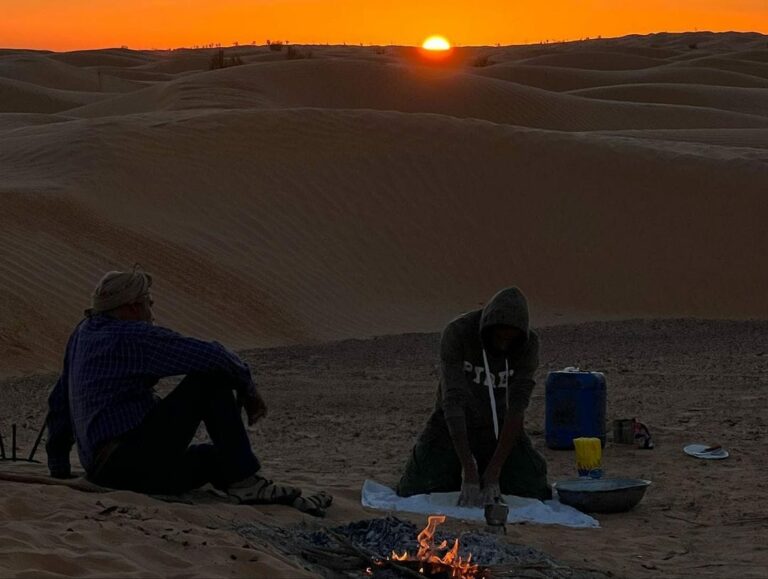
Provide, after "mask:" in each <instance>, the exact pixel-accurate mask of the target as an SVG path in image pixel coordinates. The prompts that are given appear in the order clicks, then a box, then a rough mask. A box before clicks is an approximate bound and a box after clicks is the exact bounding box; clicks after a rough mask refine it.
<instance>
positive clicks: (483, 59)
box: [472, 54, 493, 68]
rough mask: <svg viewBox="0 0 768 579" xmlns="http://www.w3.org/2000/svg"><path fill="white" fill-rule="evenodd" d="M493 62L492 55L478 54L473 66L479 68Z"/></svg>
mask: <svg viewBox="0 0 768 579" xmlns="http://www.w3.org/2000/svg"><path fill="white" fill-rule="evenodd" d="M491 64H493V62H492V61H491V57H490V55H488V54H483V55H481V56H478V57H477V58H476V59H475V60H473V61H472V66H476V67H478V68H480V67H483V66H490V65H491Z"/></svg>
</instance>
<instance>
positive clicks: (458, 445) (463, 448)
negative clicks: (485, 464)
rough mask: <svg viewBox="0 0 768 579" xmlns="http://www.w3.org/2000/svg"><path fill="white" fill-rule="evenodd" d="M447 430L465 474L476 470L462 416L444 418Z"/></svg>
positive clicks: (465, 424) (465, 423) (473, 472)
mask: <svg viewBox="0 0 768 579" xmlns="http://www.w3.org/2000/svg"><path fill="white" fill-rule="evenodd" d="M446 423H447V424H448V432H450V434H451V440H452V441H453V447H454V448H455V449H456V454H457V455H458V457H459V461H460V462H461V468H462V470H463V471H464V473H465V474H467V473H469V474H470V475H472V474H475V473H476V472H477V465H476V463H475V457H474V456H473V455H472V449H471V448H470V446H469V435H468V434H467V421H466V419H465V418H464V417H463V416H454V417H451V418H447V419H446Z"/></svg>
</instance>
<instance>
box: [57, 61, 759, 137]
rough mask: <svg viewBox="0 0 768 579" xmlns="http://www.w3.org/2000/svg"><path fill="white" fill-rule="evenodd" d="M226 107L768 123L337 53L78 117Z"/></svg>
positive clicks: (598, 125) (128, 100) (242, 72)
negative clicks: (341, 57)
mask: <svg viewBox="0 0 768 579" xmlns="http://www.w3.org/2000/svg"><path fill="white" fill-rule="evenodd" d="M222 107H225V108H230V109H244V108H259V109H284V108H297V107H302V108H303V107H311V108H334V109H375V110H395V111H401V112H408V113H421V112H424V113H438V114H443V115H449V116H455V117H460V118H466V117H470V118H477V119H483V120H488V121H492V122H496V123H504V124H511V125H519V126H527V127H536V128H546V129H558V130H597V129H633V128H705V127H706V128H711V127H755V126H768V120H766V119H763V118H759V117H754V116H750V115H744V114H735V113H730V112H728V113H726V112H721V111H711V110H702V109H695V108H692V107H658V106H654V105H645V104H643V105H638V104H632V103H619V102H610V103H608V102H597V101H595V100H592V99H585V98H581V97H577V96H568V95H559V94H554V93H550V92H547V91H542V90H538V89H535V88H531V87H525V86H520V85H516V84H512V83H507V82H502V81H499V80H496V79H489V78H484V77H480V76H476V75H472V74H466V73H463V72H457V71H452V70H449V71H447V70H441V69H433V68H428V67H423V66H391V65H381V64H377V63H371V62H364V61H350V60H338V59H333V60H300V61H292V62H280V63H264V64H256V65H247V66H239V67H232V68H228V69H224V70H219V71H211V72H208V73H204V74H199V75H195V76H188V77H184V78H181V79H179V80H176V81H174V82H172V83H169V84H165V85H159V86H155V87H151V88H148V89H145V90H144V91H141V92H137V93H132V94H128V95H123V96H119V97H116V98H113V99H111V100H108V101H104V102H101V103H98V104H94V105H89V106H85V107H82V108H80V109H77V110H72V111H70V114H72V115H77V116H81V117H89V118H93V117H98V116H105V115H114V114H135V113H145V112H152V111H157V110H189V109H207V108H216V109H218V108H222Z"/></svg>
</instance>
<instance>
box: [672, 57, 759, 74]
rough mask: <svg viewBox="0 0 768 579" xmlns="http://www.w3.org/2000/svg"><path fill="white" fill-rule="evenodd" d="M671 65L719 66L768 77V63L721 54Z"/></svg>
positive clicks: (724, 68)
mask: <svg viewBox="0 0 768 579" xmlns="http://www.w3.org/2000/svg"><path fill="white" fill-rule="evenodd" d="M670 66H702V67H706V68H718V69H721V70H727V71H730V72H738V73H740V74H746V75H749V76H754V77H757V78H763V79H768V63H764V62H759V61H755V60H740V59H738V58H724V57H721V56H705V57H703V58H696V59H689V60H686V61H685V63H681V64H676V63H675V64H671V65H670Z"/></svg>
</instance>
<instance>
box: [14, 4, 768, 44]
mask: <svg viewBox="0 0 768 579" xmlns="http://www.w3.org/2000/svg"><path fill="white" fill-rule="evenodd" d="M0 14H2V16H1V17H0V47H7V48H36V49H49V50H77V49H87V48H105V47H115V46H128V47H130V48H135V49H146V48H158V49H164V48H178V47H183V46H187V47H189V46H195V45H203V44H209V43H221V44H222V45H225V46H227V45H231V44H234V43H235V42H239V43H240V44H250V43H252V42H255V43H256V44H264V43H265V42H266V41H267V39H270V40H283V41H289V42H291V43H295V44H310V43H312V44H317V43H330V44H341V43H347V44H357V43H365V44H400V45H420V44H421V42H422V41H423V40H424V39H425V38H426V37H427V36H430V35H432V34H442V35H444V36H446V37H447V38H448V39H449V40H450V41H451V42H452V43H453V44H458V45H491V44H521V43H531V42H539V41H542V40H575V39H579V38H585V37H592V38H594V37H596V36H598V35H600V36H603V37H612V36H623V35H625V34H647V33H651V32H662V31H667V32H681V31H693V30H712V31H727V30H737V31H756V32H764V33H768V0H642V1H640V0H635V1H632V2H630V1H627V0H613V1H610V0H375V1H369V0H15V1H14V0H0Z"/></svg>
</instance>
